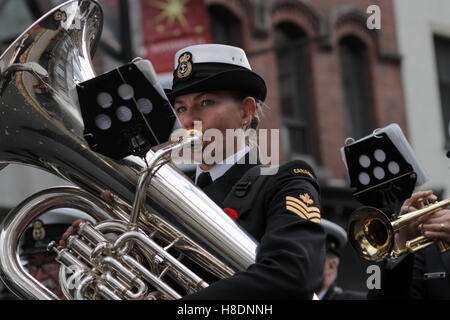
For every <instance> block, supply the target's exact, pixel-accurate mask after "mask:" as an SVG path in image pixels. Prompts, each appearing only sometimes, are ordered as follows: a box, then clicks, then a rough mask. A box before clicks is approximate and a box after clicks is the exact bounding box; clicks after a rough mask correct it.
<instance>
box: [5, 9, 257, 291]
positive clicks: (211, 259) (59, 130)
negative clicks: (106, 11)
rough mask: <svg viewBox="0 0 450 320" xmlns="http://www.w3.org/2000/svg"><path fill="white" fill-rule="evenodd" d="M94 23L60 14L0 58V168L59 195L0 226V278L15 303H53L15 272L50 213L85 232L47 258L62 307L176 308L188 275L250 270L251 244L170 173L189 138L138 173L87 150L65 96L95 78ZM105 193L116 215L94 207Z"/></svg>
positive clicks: (156, 152) (35, 200)
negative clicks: (173, 155) (168, 302)
mask: <svg viewBox="0 0 450 320" xmlns="http://www.w3.org/2000/svg"><path fill="white" fill-rule="evenodd" d="M102 23H103V17H102V10H101V8H100V6H99V5H98V4H97V3H96V2H94V1H90V0H72V1H68V2H65V3H64V4H62V5H60V6H58V7H56V8H55V9H53V10H52V11H50V12H48V13H47V14H46V15H45V16H43V17H42V18H40V19H39V20H38V21H36V23H34V24H33V25H32V26H31V27H29V28H28V29H27V30H26V31H25V32H24V33H23V34H22V35H21V36H20V37H19V38H18V39H17V40H16V41H15V42H14V43H13V44H12V45H11V46H10V47H9V48H8V49H7V50H6V51H5V53H4V54H3V55H2V56H1V58H0V95H1V96H0V113H1V116H0V134H1V138H0V162H1V163H2V164H3V165H4V164H8V163H19V164H24V165H29V166H33V167H37V168H39V169H42V170H45V171H47V172H50V173H53V174H55V175H57V176H59V177H61V178H63V179H65V180H67V181H68V182H70V184H71V186H63V187H55V188H50V189H47V190H43V191H41V192H38V193H36V194H34V195H32V196H31V197H29V198H27V199H25V200H24V201H23V202H22V203H21V204H19V205H18V206H17V207H16V208H14V209H13V210H12V211H11V212H10V213H9V214H8V215H7V217H6V218H5V219H4V221H3V223H2V225H1V230H0V276H1V278H2V281H3V282H4V283H5V284H6V286H7V287H8V288H9V289H10V290H11V291H13V292H14V293H15V294H16V295H17V296H18V297H20V298H24V299H57V297H56V296H55V295H54V294H53V293H52V292H51V291H49V290H48V289H47V288H46V287H45V286H44V285H42V284H41V283H39V282H38V281H37V280H36V279H34V278H33V277H32V276H31V275H30V274H29V273H28V272H27V271H26V269H25V268H24V267H23V266H22V264H21V261H20V248H19V240H20V237H21V236H22V234H23V233H24V231H25V230H26V228H27V227H28V226H29V225H30V223H31V222H32V221H33V220H34V219H35V218H36V217H38V216H39V215H41V214H43V213H44V212H47V211H49V210H52V209H57V208H74V209H78V210H81V211H83V212H85V213H87V214H89V215H90V216H91V217H92V218H93V219H94V220H95V221H96V222H95V223H90V222H84V223H82V224H81V225H80V227H79V234H78V235H74V236H72V237H70V238H69V240H68V246H67V248H64V249H58V248H57V247H56V246H54V245H53V246H52V245H50V247H49V250H53V251H55V252H56V253H57V260H58V261H59V262H60V264H61V267H60V273H59V277H60V285H61V287H62V290H63V292H64V294H65V296H66V298H67V299H178V298H180V297H182V296H184V295H186V294H188V293H191V292H195V291H198V290H200V289H202V288H204V287H207V286H208V283H206V281H205V280H204V279H202V278H201V277H200V276H199V275H197V274H196V273H194V272H193V271H192V270H191V269H192V268H189V267H188V265H189V264H192V263H194V264H196V265H198V266H200V268H202V269H203V270H207V271H208V272H209V273H211V274H212V275H214V277H217V278H226V277H230V276H232V275H233V274H234V273H235V272H236V271H238V270H244V269H246V268H247V267H248V266H249V265H251V264H252V263H254V261H255V254H256V248H257V245H258V244H257V242H255V240H254V239H252V238H251V237H250V236H249V235H248V234H247V233H246V232H245V231H244V230H242V229H241V228H240V227H239V226H238V225H236V224H235V222H234V221H232V220H231V218H229V217H228V216H227V215H226V214H225V213H224V212H223V210H222V209H221V208H219V207H218V206H217V205H216V204H215V203H214V202H213V201H212V200H211V199H210V198H209V197H207V196H206V195H205V194H204V193H203V192H202V191H201V190H200V189H198V188H197V187H196V186H195V185H194V184H193V183H192V182H191V181H190V180H189V179H188V178H187V177H186V176H185V175H184V174H183V172H181V171H180V170H178V169H177V168H176V167H175V166H174V165H173V163H171V160H170V157H169V151H170V150H174V149H176V148H180V147H181V146H184V145H185V144H193V142H195V141H197V142H198V141H199V139H201V138H200V137H199V136H198V135H197V133H195V132H194V133H191V134H189V135H187V136H186V137H185V138H184V139H181V140H180V141H176V142H173V143H169V144H165V145H164V146H162V147H158V148H155V149H152V150H150V151H149V152H148V153H147V156H146V159H145V160H146V161H144V160H143V159H139V158H136V157H131V158H126V159H123V160H120V161H114V160H112V159H110V158H108V157H105V156H102V155H101V154H98V153H96V152H94V151H92V150H91V149H90V148H89V146H88V144H87V143H86V140H85V139H84V137H83V130H84V126H83V120H82V117H81V113H80V109H79V106H78V104H77V100H76V98H74V97H75V94H74V92H75V91H74V90H75V89H74V88H75V83H77V82H83V81H86V80H88V79H91V78H94V77H95V73H94V71H93V68H92V66H91V58H92V56H93V54H94V52H95V49H96V46H97V44H98V42H99V39H100V34H101V31H102ZM105 190H110V191H111V192H112V194H113V195H114V197H115V198H116V199H117V200H116V202H117V203H120V204H121V205H120V206H118V205H111V204H109V203H106V202H105V201H103V200H102V198H101V194H102V193H103V192H104V191H105ZM184 262H188V263H187V264H186V263H184ZM74 279H75V280H76V281H73V280H74ZM71 280H72V281H71Z"/></svg>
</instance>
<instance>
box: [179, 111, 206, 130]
mask: <svg viewBox="0 0 450 320" xmlns="http://www.w3.org/2000/svg"><path fill="white" fill-rule="evenodd" d="M196 121H201V118H200V115H199V114H198V113H197V112H195V111H186V112H185V113H184V114H183V116H182V117H180V122H181V125H182V126H183V128H184V129H186V130H189V129H194V125H195V122H196Z"/></svg>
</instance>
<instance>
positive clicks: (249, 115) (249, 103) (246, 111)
mask: <svg viewBox="0 0 450 320" xmlns="http://www.w3.org/2000/svg"><path fill="white" fill-rule="evenodd" d="M242 107H243V113H242V122H243V123H244V124H245V125H247V124H249V123H250V122H251V121H252V120H253V118H254V117H255V113H256V100H255V98H253V97H250V96H249V97H245V98H244V100H242Z"/></svg>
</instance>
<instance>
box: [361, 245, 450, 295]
mask: <svg viewBox="0 0 450 320" xmlns="http://www.w3.org/2000/svg"><path fill="white" fill-rule="evenodd" d="M449 272H450V251H447V252H445V253H440V252H439V250H438V248H437V246H436V245H431V246H429V247H427V248H425V249H422V250H420V251H417V252H416V253H414V254H409V255H406V256H403V257H400V258H398V259H396V260H394V259H388V260H387V261H386V263H385V264H384V265H383V269H382V273H381V288H380V289H372V290H370V291H369V295H368V297H369V299H429V300H449V299H450V273H449Z"/></svg>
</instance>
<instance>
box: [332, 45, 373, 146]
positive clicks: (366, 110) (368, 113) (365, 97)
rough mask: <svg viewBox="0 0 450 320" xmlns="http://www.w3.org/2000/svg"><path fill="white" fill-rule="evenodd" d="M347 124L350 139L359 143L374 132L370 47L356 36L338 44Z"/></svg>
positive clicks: (345, 121)
mask: <svg viewBox="0 0 450 320" xmlns="http://www.w3.org/2000/svg"><path fill="white" fill-rule="evenodd" d="M339 57H340V63H341V79H342V90H343V98H344V101H343V105H344V118H345V119H344V124H345V129H346V135H347V137H352V138H355V139H359V138H361V137H363V136H365V135H367V134H369V133H370V132H371V131H372V130H373V125H372V123H373V122H372V118H373V117H372V99H371V97H372V95H371V85H370V75H369V62H368V55H367V47H366V46H365V44H364V43H363V42H362V41H361V40H359V39H358V38H356V37H354V36H346V37H344V38H342V39H341V40H340V42H339Z"/></svg>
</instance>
